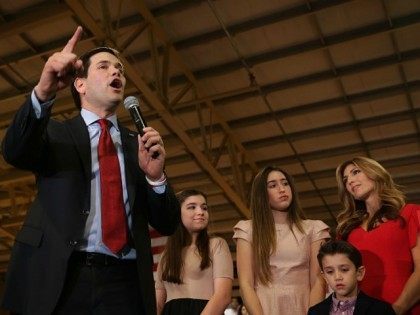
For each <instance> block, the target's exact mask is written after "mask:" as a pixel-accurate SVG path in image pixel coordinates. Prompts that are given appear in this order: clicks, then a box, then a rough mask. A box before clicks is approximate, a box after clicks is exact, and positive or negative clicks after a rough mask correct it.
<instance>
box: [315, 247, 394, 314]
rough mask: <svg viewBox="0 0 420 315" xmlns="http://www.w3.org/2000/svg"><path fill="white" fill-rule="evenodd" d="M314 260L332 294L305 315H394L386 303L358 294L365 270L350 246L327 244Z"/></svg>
mask: <svg viewBox="0 0 420 315" xmlns="http://www.w3.org/2000/svg"><path fill="white" fill-rule="evenodd" d="M317 258H318V263H319V266H320V268H321V271H322V275H323V276H324V278H325V280H326V282H327V283H328V285H329V286H330V288H331V289H332V290H333V291H334V293H332V294H331V295H330V296H329V297H328V298H327V299H325V300H324V301H322V302H320V303H318V304H316V305H314V306H312V307H311V308H309V311H308V315H376V314H378V315H379V314H380V315H395V312H394V310H393V309H392V307H391V305H390V304H389V303H386V302H384V301H380V300H378V299H375V298H372V297H370V296H367V295H366V294H365V293H363V292H362V291H359V289H358V282H359V281H362V279H363V277H364V275H365V267H364V266H363V265H362V255H361V254H360V252H359V251H358V250H357V248H355V247H354V246H353V245H351V244H350V243H347V242H345V241H341V240H339V241H329V242H327V243H325V244H323V245H322V246H321V248H320V249H319V253H318V255H317Z"/></svg>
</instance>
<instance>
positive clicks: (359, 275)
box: [356, 266, 366, 281]
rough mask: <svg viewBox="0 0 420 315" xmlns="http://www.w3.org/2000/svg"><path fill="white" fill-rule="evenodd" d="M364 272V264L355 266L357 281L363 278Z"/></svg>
mask: <svg viewBox="0 0 420 315" xmlns="http://www.w3.org/2000/svg"><path fill="white" fill-rule="evenodd" d="M365 272H366V269H365V266H360V267H359V268H357V271H356V278H357V281H362V280H363V278H364V277H365Z"/></svg>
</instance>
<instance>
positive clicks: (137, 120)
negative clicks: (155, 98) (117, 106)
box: [124, 96, 147, 137]
mask: <svg viewBox="0 0 420 315" xmlns="http://www.w3.org/2000/svg"><path fill="white" fill-rule="evenodd" d="M124 107H125V109H127V110H128V111H129V112H130V115H131V118H132V119H133V121H134V124H135V125H136V128H137V131H138V132H139V134H140V136H142V137H143V135H144V132H143V128H144V127H147V124H146V121H145V120H144V118H143V116H142V114H141V111H140V104H139V100H138V99H137V98H136V97H134V96H127V97H126V98H125V100H124Z"/></svg>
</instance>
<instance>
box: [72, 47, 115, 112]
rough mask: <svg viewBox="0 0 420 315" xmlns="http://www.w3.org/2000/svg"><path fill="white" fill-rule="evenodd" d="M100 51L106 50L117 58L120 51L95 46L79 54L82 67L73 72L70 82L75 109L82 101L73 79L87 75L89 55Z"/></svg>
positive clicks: (80, 105)
mask: <svg viewBox="0 0 420 315" xmlns="http://www.w3.org/2000/svg"><path fill="white" fill-rule="evenodd" d="M100 52H107V53H110V54H111V55H114V56H115V57H117V58H118V59H119V58H120V53H119V52H118V51H117V50H116V49H114V48H111V47H95V48H93V49H91V50H89V51H87V52H85V53H84V54H83V55H81V56H80V58H79V59H80V60H81V61H82V65H83V66H82V68H81V69H80V70H79V71H78V72H77V73H75V74H74V78H73V80H72V84H71V94H72V96H73V100H74V104H75V105H76V107H77V109H78V110H80V109H81V108H82V103H81V101H80V95H79V92H77V90H76V88H75V86H74V81H75V80H76V78H86V77H87V73H88V70H89V67H90V57H92V56H93V55H96V54H98V53H100Z"/></svg>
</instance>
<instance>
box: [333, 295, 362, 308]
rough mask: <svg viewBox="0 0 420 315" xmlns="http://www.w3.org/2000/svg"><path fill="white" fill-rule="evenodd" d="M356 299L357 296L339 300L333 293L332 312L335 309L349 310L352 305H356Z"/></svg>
mask: <svg viewBox="0 0 420 315" xmlns="http://www.w3.org/2000/svg"><path fill="white" fill-rule="evenodd" d="M356 300H357V296H355V297H352V298H351V299H348V300H345V301H340V300H338V299H336V297H335V294H333V295H332V301H333V310H334V312H337V311H339V310H340V311H346V310H349V309H350V308H352V307H355V306H356Z"/></svg>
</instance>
